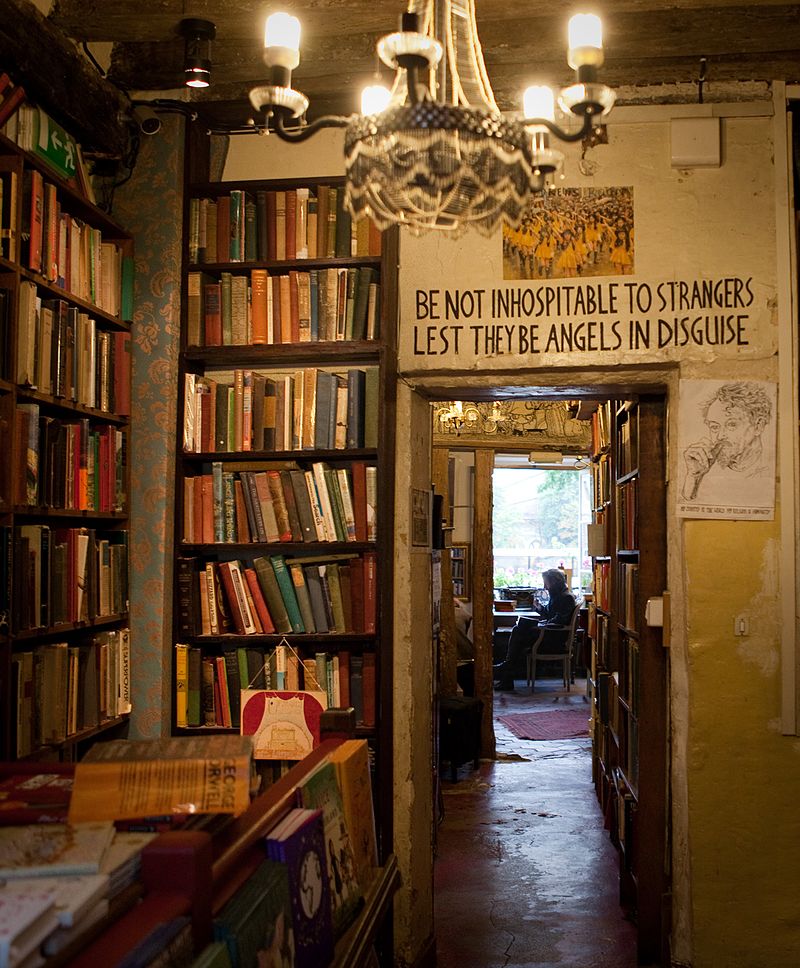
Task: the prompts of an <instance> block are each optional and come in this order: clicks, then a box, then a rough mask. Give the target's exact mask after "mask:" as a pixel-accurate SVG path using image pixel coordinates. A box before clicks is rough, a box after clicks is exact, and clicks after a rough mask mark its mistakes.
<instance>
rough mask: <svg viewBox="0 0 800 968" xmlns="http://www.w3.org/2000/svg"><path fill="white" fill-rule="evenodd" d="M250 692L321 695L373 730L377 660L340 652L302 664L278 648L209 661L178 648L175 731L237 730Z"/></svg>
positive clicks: (229, 652)
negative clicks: (350, 710) (243, 694)
mask: <svg viewBox="0 0 800 968" xmlns="http://www.w3.org/2000/svg"><path fill="white" fill-rule="evenodd" d="M246 689H267V690H270V691H272V690H276V691H289V692H299V691H301V690H308V691H310V692H315V693H322V694H323V695H324V697H325V704H326V705H327V708H329V709H346V708H347V707H349V706H352V707H353V709H354V710H355V718H356V724H357V725H359V726H364V727H366V728H372V727H374V726H375V716H376V656H375V653H374V652H363V653H356V652H352V651H351V650H350V649H340V650H339V651H338V652H336V653H333V654H332V653H328V652H316V653H314V655H313V656H311V657H308V658H304V657H302V656H299V655H298V654H297V653H296V652H295V651H294V650H293V649H289V648H287V647H286V646H278V647H277V648H275V649H272V650H271V651H270V650H268V649H263V648H251V647H246V648H245V647H239V648H236V649H226V650H224V651H223V653H222V654H221V655H208V654H207V653H204V652H203V650H202V649H201V648H200V647H199V646H195V645H187V644H185V643H178V644H176V646H175V716H176V723H175V725H176V726H177V727H178V728H179V729H185V728H197V727H201V726H213V727H222V728H235V729H239V728H240V726H241V712H242V705H241V692H242V690H246Z"/></svg>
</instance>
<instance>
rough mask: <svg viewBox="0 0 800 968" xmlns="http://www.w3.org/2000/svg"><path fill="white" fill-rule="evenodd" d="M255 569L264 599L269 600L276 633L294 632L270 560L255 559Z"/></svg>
mask: <svg viewBox="0 0 800 968" xmlns="http://www.w3.org/2000/svg"><path fill="white" fill-rule="evenodd" d="M253 567H254V568H255V570H256V574H257V575H258V581H259V584H260V585H261V590H262V591H263V593H264V598H265V599H266V600H267V606H268V608H269V613H270V615H271V616H272V621H273V623H274V625H275V631H276V632H279V633H281V634H284V633H286V632H291V631H292V623H291V622H290V621H289V613H288V612H287V611H286V605H285V604H284V601H283V596H282V595H281V592H280V589H279V588H278V580H277V578H276V577H275V571H274V569H273V567H272V565H271V564H270V560H269V558H264V557H259V558H254V559H253Z"/></svg>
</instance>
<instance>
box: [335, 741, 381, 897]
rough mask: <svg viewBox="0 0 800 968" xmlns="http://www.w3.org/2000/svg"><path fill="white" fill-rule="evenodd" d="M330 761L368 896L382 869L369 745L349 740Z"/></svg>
mask: <svg viewBox="0 0 800 968" xmlns="http://www.w3.org/2000/svg"><path fill="white" fill-rule="evenodd" d="M330 760H331V762H332V763H333V765H334V766H335V768H336V778H337V780H338V783H339V789H340V791H341V794H342V806H343V809H344V817H345V822H346V823H347V831H348V833H349V834H350V843H351V845H352V848H353V858H354V861H355V865H356V871H357V875H358V882H359V885H360V886H361V891H362V893H366V891H367V888H368V887H369V884H370V882H371V881H372V878H373V877H374V874H375V868H376V867H377V865H378V847H377V838H376V834H375V813H374V807H373V800H372V782H371V779H370V770H369V750H368V749H367V741H366V740H363V739H352V740H345V741H344V742H343V743H342V744H341V745H340V746H338V747H336V749H335V750H333V751H332V753H331V754H330Z"/></svg>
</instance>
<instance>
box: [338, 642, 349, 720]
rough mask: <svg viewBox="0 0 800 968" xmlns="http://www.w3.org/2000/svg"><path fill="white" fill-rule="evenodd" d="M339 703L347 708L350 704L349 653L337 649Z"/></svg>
mask: <svg viewBox="0 0 800 968" xmlns="http://www.w3.org/2000/svg"><path fill="white" fill-rule="evenodd" d="M339 705H340V706H341V708H342V709H347V707H348V706H349V705H350V653H349V652H348V651H347V650H344V651H341V650H340V651H339Z"/></svg>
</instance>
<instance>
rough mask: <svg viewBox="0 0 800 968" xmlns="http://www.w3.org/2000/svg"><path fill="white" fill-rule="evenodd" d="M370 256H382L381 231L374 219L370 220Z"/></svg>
mask: <svg viewBox="0 0 800 968" xmlns="http://www.w3.org/2000/svg"><path fill="white" fill-rule="evenodd" d="M369 254H370V255H380V254H381V230H380V229H379V228H378V226H377V225H376V224H375V223H374V222H373V221H372V219H370V220H369Z"/></svg>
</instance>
